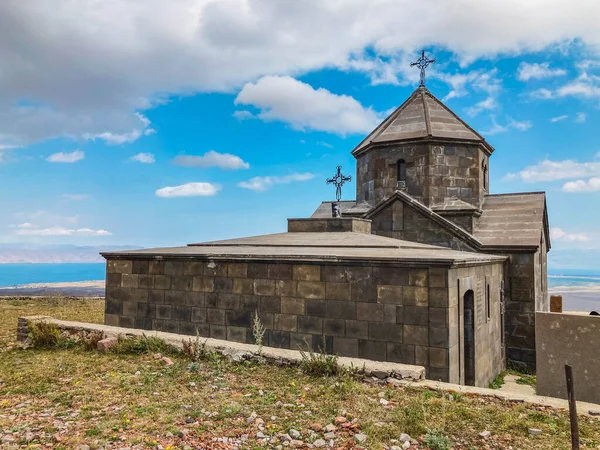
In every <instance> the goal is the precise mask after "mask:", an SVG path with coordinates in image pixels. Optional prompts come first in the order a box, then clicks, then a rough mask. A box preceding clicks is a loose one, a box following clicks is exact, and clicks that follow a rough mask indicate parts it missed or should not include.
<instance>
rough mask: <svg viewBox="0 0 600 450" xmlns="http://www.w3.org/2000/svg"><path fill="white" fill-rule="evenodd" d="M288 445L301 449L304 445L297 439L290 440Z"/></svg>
mask: <svg viewBox="0 0 600 450" xmlns="http://www.w3.org/2000/svg"><path fill="white" fill-rule="evenodd" d="M290 445H291V446H292V447H302V446H303V445H304V442H303V441H300V440H298V439H292V440H291V441H290Z"/></svg>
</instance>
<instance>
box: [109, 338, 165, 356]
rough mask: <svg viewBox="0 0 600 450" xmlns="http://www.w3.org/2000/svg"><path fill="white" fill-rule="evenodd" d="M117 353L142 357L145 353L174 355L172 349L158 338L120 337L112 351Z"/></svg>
mask: <svg viewBox="0 0 600 450" xmlns="http://www.w3.org/2000/svg"><path fill="white" fill-rule="evenodd" d="M112 350H113V351H114V352H115V353H123V354H134V355H141V354H143V353H173V349H172V347H170V346H168V345H167V343H166V342H165V341H163V340H162V339H160V338H157V337H152V336H150V337H148V336H145V335H144V336H133V337H125V336H122V335H120V336H119V337H118V338H117V344H116V345H115V346H114V347H113V349H112Z"/></svg>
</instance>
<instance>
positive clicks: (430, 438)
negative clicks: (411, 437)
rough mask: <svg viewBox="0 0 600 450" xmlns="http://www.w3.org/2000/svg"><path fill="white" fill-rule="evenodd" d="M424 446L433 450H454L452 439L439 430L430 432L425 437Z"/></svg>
mask: <svg viewBox="0 0 600 450" xmlns="http://www.w3.org/2000/svg"><path fill="white" fill-rule="evenodd" d="M423 444H425V445H426V446H427V447H428V448H430V449H431V450H450V449H451V448H452V443H451V442H450V439H448V437H447V436H446V435H445V434H444V433H442V432H441V431H439V430H428V431H427V434H426V435H425V436H424V437H423Z"/></svg>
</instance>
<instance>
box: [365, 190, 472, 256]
mask: <svg viewBox="0 0 600 450" xmlns="http://www.w3.org/2000/svg"><path fill="white" fill-rule="evenodd" d="M371 221H372V224H371V229H372V232H373V233H374V234H377V235H379V236H385V237H391V238H394V239H402V240H405V241H412V242H419V243H422V244H431V245H439V246H441V247H449V248H452V249H454V250H462V251H475V250H474V249H473V248H472V247H470V246H469V245H467V244H466V243H465V242H464V241H463V240H461V239H459V238H457V237H456V236H455V235H454V234H452V233H450V232H449V231H448V230H446V229H445V228H442V227H441V226H440V225H438V224H437V223H436V222H434V221H433V220H431V218H430V217H427V216H425V215H423V214H421V213H420V212H418V211H416V210H415V209H413V208H411V207H410V206H406V205H405V204H404V203H402V202H401V201H399V200H397V201H395V202H394V203H392V204H391V205H390V206H388V207H386V208H385V209H383V210H382V211H381V212H379V214H377V215H376V216H374V217H372V218H371Z"/></svg>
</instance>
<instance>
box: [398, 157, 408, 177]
mask: <svg viewBox="0 0 600 450" xmlns="http://www.w3.org/2000/svg"><path fill="white" fill-rule="evenodd" d="M396 172H397V174H396V176H397V177H398V181H406V162H405V161H404V160H403V159H399V160H398V162H397V163H396Z"/></svg>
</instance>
